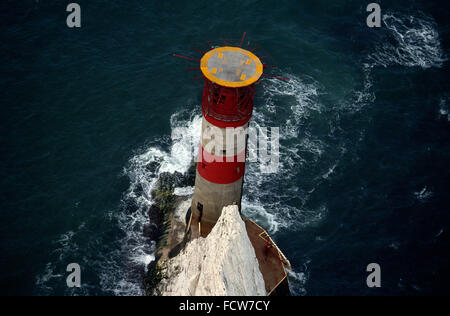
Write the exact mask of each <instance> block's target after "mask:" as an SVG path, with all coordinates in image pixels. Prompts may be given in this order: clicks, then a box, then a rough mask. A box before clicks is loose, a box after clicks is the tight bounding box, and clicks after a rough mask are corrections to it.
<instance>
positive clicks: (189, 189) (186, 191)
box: [173, 187, 194, 196]
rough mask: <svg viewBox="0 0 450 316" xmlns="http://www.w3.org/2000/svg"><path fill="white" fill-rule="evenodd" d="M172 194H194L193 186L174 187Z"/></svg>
mask: <svg viewBox="0 0 450 316" xmlns="http://www.w3.org/2000/svg"><path fill="white" fill-rule="evenodd" d="M173 194H175V195H178V196H191V195H193V194H194V187H183V188H175V189H174V190H173Z"/></svg>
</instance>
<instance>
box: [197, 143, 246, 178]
mask: <svg viewBox="0 0 450 316" xmlns="http://www.w3.org/2000/svg"><path fill="white" fill-rule="evenodd" d="M227 160H228V161H227ZM197 170H198V173H199V174H200V175H201V176H202V178H204V179H205V180H208V181H209V182H213V183H217V184H228V183H233V182H236V181H237V180H239V179H240V178H242V177H243V176H244V172H245V150H244V151H242V152H241V153H239V154H238V155H235V156H228V157H226V156H216V155H213V154H211V153H209V152H207V151H206V150H204V148H203V147H202V146H200V148H199V157H198V162H197Z"/></svg>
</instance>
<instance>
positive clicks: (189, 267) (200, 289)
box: [158, 205, 266, 296]
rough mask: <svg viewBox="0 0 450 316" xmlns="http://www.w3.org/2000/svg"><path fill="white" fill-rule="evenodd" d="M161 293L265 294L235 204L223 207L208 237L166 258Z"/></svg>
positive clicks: (261, 277)
mask: <svg viewBox="0 0 450 316" xmlns="http://www.w3.org/2000/svg"><path fill="white" fill-rule="evenodd" d="M164 274H165V275H166V278H165V279H163V281H161V283H160V285H159V287H158V288H159V290H160V291H161V294H162V295H181V296H191V295H207V296H217V295H227V296H244V295H253V296H261V295H266V290H265V286H264V280H263V276H262V274H261V271H260V270H259V265H258V260H257V259H256V255H255V250H254V248H253V246H252V244H251V242H250V240H249V238H248V235H247V231H246V229H245V223H244V222H243V221H242V219H241V217H240V215H239V210H238V207H237V206H236V205H231V206H227V207H224V208H223V210H222V215H221V216H220V218H219V220H218V221H217V223H216V225H215V226H214V228H213V230H212V231H211V233H210V234H209V235H208V237H207V238H197V239H195V240H193V241H191V242H190V243H188V244H187V245H186V247H185V249H184V250H183V251H182V252H181V253H180V254H179V255H178V256H176V257H174V258H172V259H170V260H169V261H168V262H167V265H166V268H165V271H164Z"/></svg>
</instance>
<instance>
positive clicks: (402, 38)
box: [369, 13, 446, 68]
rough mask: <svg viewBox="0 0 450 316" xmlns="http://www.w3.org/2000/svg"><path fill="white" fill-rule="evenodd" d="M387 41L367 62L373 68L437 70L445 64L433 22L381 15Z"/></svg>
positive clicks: (423, 16)
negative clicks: (388, 37) (387, 36)
mask: <svg viewBox="0 0 450 316" xmlns="http://www.w3.org/2000/svg"><path fill="white" fill-rule="evenodd" d="M383 24H384V26H385V27H386V28H387V29H388V31H389V36H390V40H389V41H386V42H384V43H383V44H382V45H380V46H379V47H377V48H376V51H375V53H373V54H371V55H370V56H369V59H370V60H371V61H372V62H373V64H374V65H376V66H384V67H387V66H391V65H401V66H408V67H414V66H418V67H422V68H430V67H441V66H442V64H443V63H444V61H445V60H446V58H445V56H444V52H443V50H442V48H441V43H440V39H439V33H438V31H437V26H436V23H435V21H434V20H433V19H432V18H431V17H429V16H425V15H420V16H412V15H409V16H408V15H401V14H397V13H388V14H385V15H383Z"/></svg>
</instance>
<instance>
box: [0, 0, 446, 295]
mask: <svg viewBox="0 0 450 316" xmlns="http://www.w3.org/2000/svg"><path fill="white" fill-rule="evenodd" d="M69 2H70V1H61V0H60V1H56V0H28V1H26V0H22V1H19V0H18V1H11V0H3V1H1V3H0V25H1V28H0V36H1V42H0V56H1V64H0V106H1V112H0V294H3V295H142V294H143V288H142V276H143V274H144V273H145V269H146V266H147V264H148V263H150V262H151V261H152V260H154V246H155V245H154V242H152V241H151V240H148V239H146V238H145V237H144V236H143V233H142V231H143V227H144V225H146V224H148V217H147V214H146V212H147V210H148V208H149V206H150V205H151V204H152V203H153V201H152V198H151V194H150V192H151V191H152V188H153V187H154V185H155V181H156V179H157V177H158V175H159V174H161V173H162V172H175V171H180V172H184V171H186V170H187V169H188V167H189V164H190V161H191V160H192V158H193V155H194V154H193V152H192V151H191V150H190V144H191V143H192V142H193V139H197V137H199V135H200V125H201V110H200V105H201V93H202V89H203V85H202V81H201V80H192V79H195V78H197V77H198V76H200V72H199V71H196V70H186V68H195V67H198V63H196V62H190V61H188V60H183V59H179V58H175V57H173V56H172V54H173V53H177V54H180V55H184V56H189V57H192V58H195V59H198V58H200V57H201V54H200V53H198V51H197V50H200V51H204V50H208V49H209V48H210V47H211V46H210V44H208V41H209V42H210V43H213V45H214V44H215V45H222V43H223V40H224V39H225V40H227V39H240V38H241V37H242V34H243V33H244V32H247V33H246V37H245V41H244V43H243V44H244V45H245V47H248V48H256V50H255V53H256V54H257V55H259V56H262V55H265V54H270V55H271V57H270V58H271V59H270V63H271V65H276V66H277V67H276V68H268V69H267V73H271V74H273V75H276V76H282V77H286V78H289V79H290V81H282V80H277V79H274V78H271V77H264V78H263V79H262V81H261V82H262V84H260V85H258V86H257V88H256V99H255V104H254V105H255V106H254V115H253V118H252V123H251V125H252V126H254V127H279V129H280V140H279V142H280V154H279V168H278V171H277V172H275V173H269V174H267V173H263V172H261V166H260V164H259V163H258V162H255V163H249V164H248V166H247V169H246V174H245V185H244V197H243V207H242V208H243V209H242V210H243V213H244V214H246V215H247V216H250V217H252V218H254V219H255V220H256V221H257V222H258V223H259V224H260V225H262V226H263V227H264V228H266V229H267V230H268V231H269V232H270V234H271V236H272V237H273V239H274V240H275V241H276V242H277V244H278V246H279V247H280V248H281V249H282V250H283V252H284V254H285V255H286V256H287V257H288V258H289V259H290V261H291V264H292V267H293V271H291V272H289V281H290V287H291V291H292V293H293V294H295V295H431V294H437V295H442V294H447V295H448V294H450V272H449V267H450V213H449V212H450V207H449V206H450V192H449V191H450V190H449V189H450V171H449V170H450V168H449V166H450V112H449V111H450V81H449V63H448V56H449V53H450V52H449V47H450V23H449V21H448V19H449V17H450V14H449V13H450V12H449V11H450V10H449V5H448V2H447V1H426V0H420V1H418V0H415V1H411V0H408V1H406V0H405V1H378V3H379V4H380V6H381V10H382V11H381V14H382V21H381V27H380V28H369V27H368V26H367V25H366V17H367V15H368V14H369V13H368V12H366V6H367V5H368V4H369V2H371V1H344V0H339V1H325V0H303V1H299V0H296V1H271V0H270V1H269V0H267V1H233V0H228V1H170V2H169V1H135V0H127V1H123V0H115V1H106V0H95V1H86V0H79V1H77V2H78V3H79V4H80V6H81V23H82V25H81V28H68V27H67V26H66V17H67V15H68V14H69V13H68V12H66V6H67V5H68V4H69ZM196 49H197V50H196ZM268 61H269V59H268ZM185 189H186V188H185ZM186 190H189V188H187V189H186ZM69 263H78V264H79V265H80V267H81V280H82V284H81V287H80V288H68V287H67V285H66V277H67V275H68V274H69V273H68V272H66V267H67V265H68V264H69ZM369 263H378V264H379V266H380V267H381V288H369V287H368V286H367V284H366V278H367V276H368V272H366V267H367V265H368V264H369Z"/></svg>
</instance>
